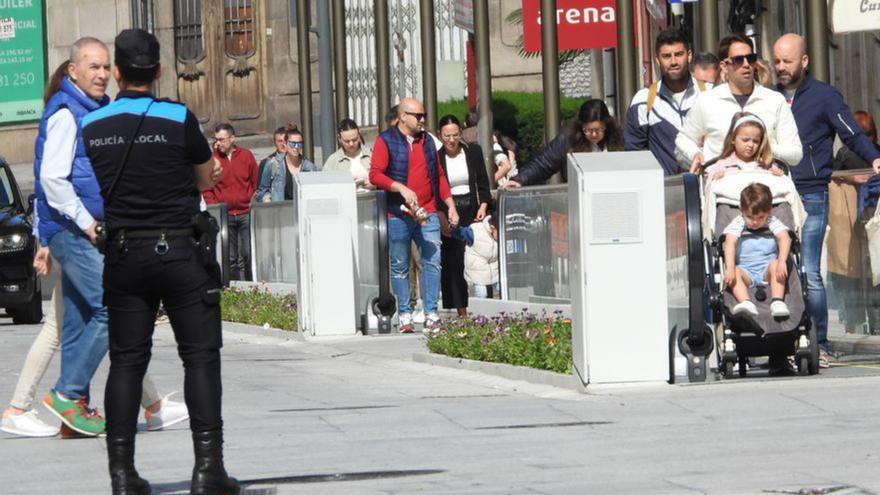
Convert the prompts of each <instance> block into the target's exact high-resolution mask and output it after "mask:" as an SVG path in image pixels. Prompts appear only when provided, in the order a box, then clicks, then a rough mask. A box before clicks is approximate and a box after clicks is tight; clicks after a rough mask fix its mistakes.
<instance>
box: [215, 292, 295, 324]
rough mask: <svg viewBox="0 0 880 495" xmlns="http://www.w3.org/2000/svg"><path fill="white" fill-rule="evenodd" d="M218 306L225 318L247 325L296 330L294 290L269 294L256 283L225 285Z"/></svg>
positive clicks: (225, 319)
mask: <svg viewBox="0 0 880 495" xmlns="http://www.w3.org/2000/svg"><path fill="white" fill-rule="evenodd" d="M220 309H221V313H222V315H223V320H224V321H232V322H235V323H245V324H248V325H259V326H264V325H266V324H268V325H269V326H270V327H272V328H280V329H281V330H289V331H292V332H295V331H296V330H297V306H296V296H295V295H293V294H271V293H269V291H267V290H265V289H261V288H260V287H259V286H256V285H254V286H252V287H250V288H249V289H236V288H231V289H226V290H224V291H223V295H222V297H221V299H220Z"/></svg>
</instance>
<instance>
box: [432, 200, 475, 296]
mask: <svg viewBox="0 0 880 495" xmlns="http://www.w3.org/2000/svg"><path fill="white" fill-rule="evenodd" d="M453 200H454V201H455V209H456V210H458V216H459V224H460V225H461V226H462V227H467V226H469V225H470V224H471V221H473V219H474V216H476V214H477V205H476V204H474V203H475V200H474V198H473V196H472V195H470V194H466V195H461V196H453ZM440 242H441V245H440V267H441V268H440V290H441V292H442V293H443V308H445V309H453V308H466V307H468V284H467V281H466V280H465V279H464V250H465V244H464V242H462V241H459V240H458V239H453V238H451V237H446V236H441V238H440Z"/></svg>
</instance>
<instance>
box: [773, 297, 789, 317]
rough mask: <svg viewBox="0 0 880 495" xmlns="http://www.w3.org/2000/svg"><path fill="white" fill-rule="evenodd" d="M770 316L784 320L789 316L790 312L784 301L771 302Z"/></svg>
mask: <svg viewBox="0 0 880 495" xmlns="http://www.w3.org/2000/svg"><path fill="white" fill-rule="evenodd" d="M770 314H771V315H772V316H773V317H774V318H786V317H788V316H791V312H790V311H789V310H788V306H786V304H785V301H779V300H777V301H773V302H772V303H770Z"/></svg>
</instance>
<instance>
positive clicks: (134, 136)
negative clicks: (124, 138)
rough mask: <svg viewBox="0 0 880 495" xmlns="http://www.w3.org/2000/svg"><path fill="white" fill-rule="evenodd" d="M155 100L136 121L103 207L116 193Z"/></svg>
mask: <svg viewBox="0 0 880 495" xmlns="http://www.w3.org/2000/svg"><path fill="white" fill-rule="evenodd" d="M155 102H156V100H152V101H150V104H149V105H147V108H146V110H144V113H142V114H141V118H140V120H138V123H137V126H135V128H134V133H132V135H131V139H129V141H128V146H126V148H125V154H124V155H122V163H120V164H119V169H118V170H117V171H116V176H115V177H113V182H111V183H110V189H108V190H107V199H105V200H104V207H105V208H106V207H107V206H109V205H110V202H112V201H113V193H114V192H116V184H118V183H119V178H120V177H122V171H123V170H124V169H125V164H126V163H128V157H129V155H131V148H132V146H134V140H135V139H137V136H138V133H139V132H141V125H143V123H144V119H146V117H147V112H149V111H150V107H152V106H153V103H155Z"/></svg>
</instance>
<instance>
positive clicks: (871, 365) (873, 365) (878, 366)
mask: <svg viewBox="0 0 880 495" xmlns="http://www.w3.org/2000/svg"><path fill="white" fill-rule="evenodd" d="M829 364H830V365H831V367H832V368H836V367H847V368H865V369H870V370H880V362H858V363H829Z"/></svg>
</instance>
